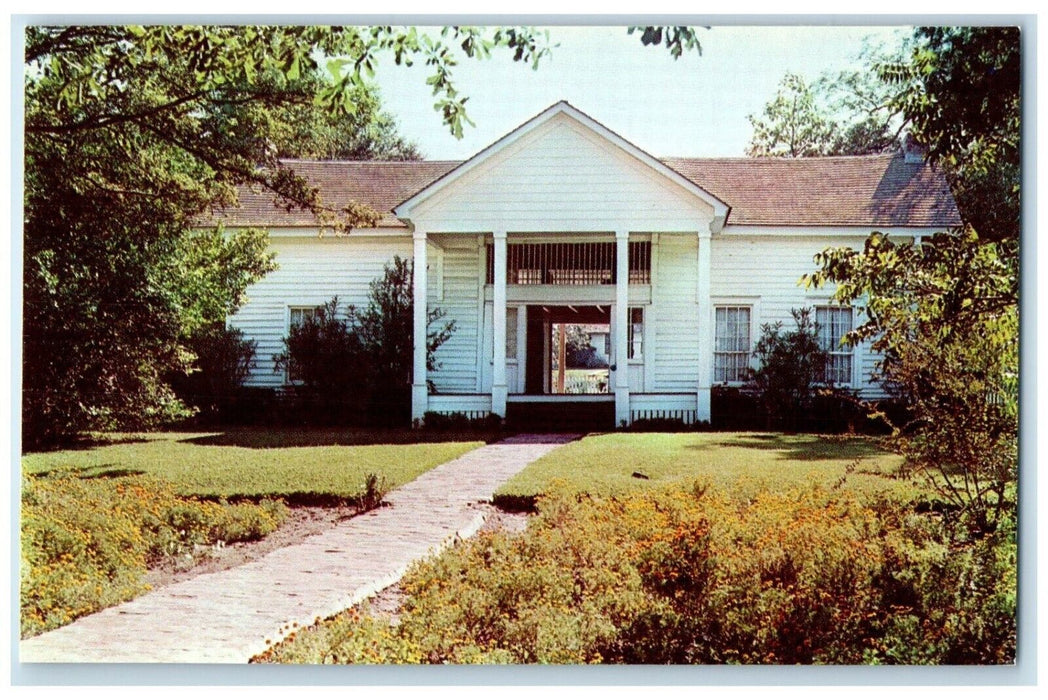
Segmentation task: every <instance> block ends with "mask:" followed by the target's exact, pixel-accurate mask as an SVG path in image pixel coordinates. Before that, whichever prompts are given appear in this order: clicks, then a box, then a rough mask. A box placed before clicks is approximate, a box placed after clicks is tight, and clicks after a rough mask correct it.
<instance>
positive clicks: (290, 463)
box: [22, 430, 484, 500]
mask: <svg viewBox="0 0 1048 700" xmlns="http://www.w3.org/2000/svg"><path fill="white" fill-rule="evenodd" d="M111 437H112V439H113V442H112V443H111V444H102V445H98V446H95V447H91V448H88V449H76V450H65V451H61V452H41V453H34V454H28V455H25V456H23V458H22V466H23V469H24V470H25V471H26V472H27V473H29V474H35V475H51V474H70V473H72V474H76V475H79V476H82V477H86V478H93V477H105V476H127V475H135V474H148V475H152V476H156V477H160V478H162V479H165V480H167V481H169V482H171V483H172V484H173V485H174V487H175V490H176V491H177V492H178V493H180V494H183V495H187V496H203V497H235V496H251V497H258V496H283V497H290V499H291V500H295V499H296V498H301V499H304V500H311V499H314V498H317V497H319V498H321V499H324V498H347V497H353V496H356V495H358V494H360V493H361V491H362V490H363V485H364V479H365V477H366V476H367V475H368V474H369V473H373V474H375V475H377V476H380V477H383V478H384V479H385V483H386V485H387V486H388V487H389V488H395V487H396V486H399V485H401V484H404V483H406V482H408V481H411V480H412V479H414V478H415V477H417V476H418V475H419V474H421V473H423V472H425V471H427V470H428V469H432V468H433V467H435V466H437V465H438V464H441V463H443V462H446V461H448V460H451V459H454V458H455V457H457V456H459V455H461V454H463V453H465V452H468V451H469V450H472V449H474V448H476V447H479V446H481V445H482V444H484V443H483V441H481V440H479V439H477V437H476V436H472V437H471V438H467V437H465V436H458V435H450V434H449V435H434V434H429V435H425V436H420V434H419V433H417V432H412V431H407V430H390V431H367V432H365V431H336V430H297V431H296V430H288V431H271V430H265V431H263V430H236V431H228V432H212V433H155V434H148V435H140V436H111ZM420 437H421V438H422V439H426V440H440V441H439V442H437V441H434V442H423V443H417V442H411V440H416V441H417V440H418V439H420Z"/></svg>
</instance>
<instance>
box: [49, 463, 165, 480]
mask: <svg viewBox="0 0 1048 700" xmlns="http://www.w3.org/2000/svg"><path fill="white" fill-rule="evenodd" d="M142 474H145V472H144V471H142V470H141V469H127V468H126V467H117V466H115V465H114V464H113V463H112V462H110V463H108V464H90V465H86V466H83V467H74V466H66V467H57V468H55V469H48V470H47V471H42V472H36V473H35V474H33V476H35V477H37V478H41V479H47V478H50V477H54V476H75V477H77V478H79V479H119V478H120V477H122V476H140V475H142Z"/></svg>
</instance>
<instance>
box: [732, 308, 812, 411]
mask: <svg viewBox="0 0 1048 700" xmlns="http://www.w3.org/2000/svg"><path fill="white" fill-rule="evenodd" d="M791 313H792V314H793V321H794V324H795V326H796V328H795V329H794V330H791V331H783V329H782V323H781V322H778V321H777V322H775V323H774V324H768V323H765V324H764V325H762V326H761V336H760V338H758V339H757V343H756V344H755V345H754V349H753V356H754V357H756V358H757V360H758V362H759V367H758V368H757V369H756V370H753V371H752V372H751V377H750V388H751V390H752V391H753V392H754V393H755V395H756V396H757V401H758V403H759V405H760V406H761V408H762V410H763V411H764V414H765V416H766V417H767V420H768V425H767V427H769V428H771V427H774V428H785V429H796V428H797V421H798V419H799V418H800V417H801V416H804V415H806V414H807V413H808V412H809V411H810V410H811V408H812V405H813V403H814V400H815V395H816V386H817V385H818V384H820V383H822V381H823V378H824V371H825V368H826V362H827V360H828V358H829V355H828V353H827V352H826V351H825V350H824V349H823V348H822V346H821V345H820V344H819V327H818V324H816V323H815V321H814V319H813V318H812V313H811V309H793V311H791Z"/></svg>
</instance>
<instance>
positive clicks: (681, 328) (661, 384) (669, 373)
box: [645, 234, 699, 392]
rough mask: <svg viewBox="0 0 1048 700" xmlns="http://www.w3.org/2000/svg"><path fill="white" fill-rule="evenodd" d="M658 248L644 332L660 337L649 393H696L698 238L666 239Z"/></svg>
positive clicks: (660, 242) (688, 236)
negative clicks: (646, 326)
mask: <svg viewBox="0 0 1048 700" xmlns="http://www.w3.org/2000/svg"><path fill="white" fill-rule="evenodd" d="M657 245H658V252H657V254H654V255H653V256H652V258H653V260H654V261H657V265H658V267H657V268H656V269H655V270H654V271H653V272H654V274H653V284H652V290H651V302H652V303H651V307H650V308H649V309H648V320H647V321H646V325H648V328H647V329H645V330H647V331H648V332H649V333H654V336H655V348H654V363H655V364H654V368H653V385H652V386H650V387H649V386H645V391H650V392H681V391H695V390H696V387H697V386H698V380H699V375H698V367H699V336H698V331H699V322H698V321H699V313H698V304H697V289H698V287H697V284H698V250H699V248H698V236H697V235H696V234H690V235H684V234H681V235H663V236H660V237H659V242H658V244H657ZM653 264H654V263H653Z"/></svg>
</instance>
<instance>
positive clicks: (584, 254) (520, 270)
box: [487, 241, 651, 285]
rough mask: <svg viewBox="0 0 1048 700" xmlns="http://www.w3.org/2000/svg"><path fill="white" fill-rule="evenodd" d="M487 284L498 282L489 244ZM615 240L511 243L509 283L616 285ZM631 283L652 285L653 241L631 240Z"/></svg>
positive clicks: (508, 260) (509, 246)
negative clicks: (608, 241)
mask: <svg viewBox="0 0 1048 700" xmlns="http://www.w3.org/2000/svg"><path fill="white" fill-rule="evenodd" d="M487 257H488V260H487V262H488V265H487V267H488V274H487V283H488V284H494V282H495V256H494V250H493V246H492V244H490V243H489V244H488V256H487ZM615 270H616V253H615V244H614V243H510V244H509V245H507V246H506V283H507V284H557V285H581V284H615ZM629 283H630V284H651V243H650V242H649V241H631V242H630V243H629Z"/></svg>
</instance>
